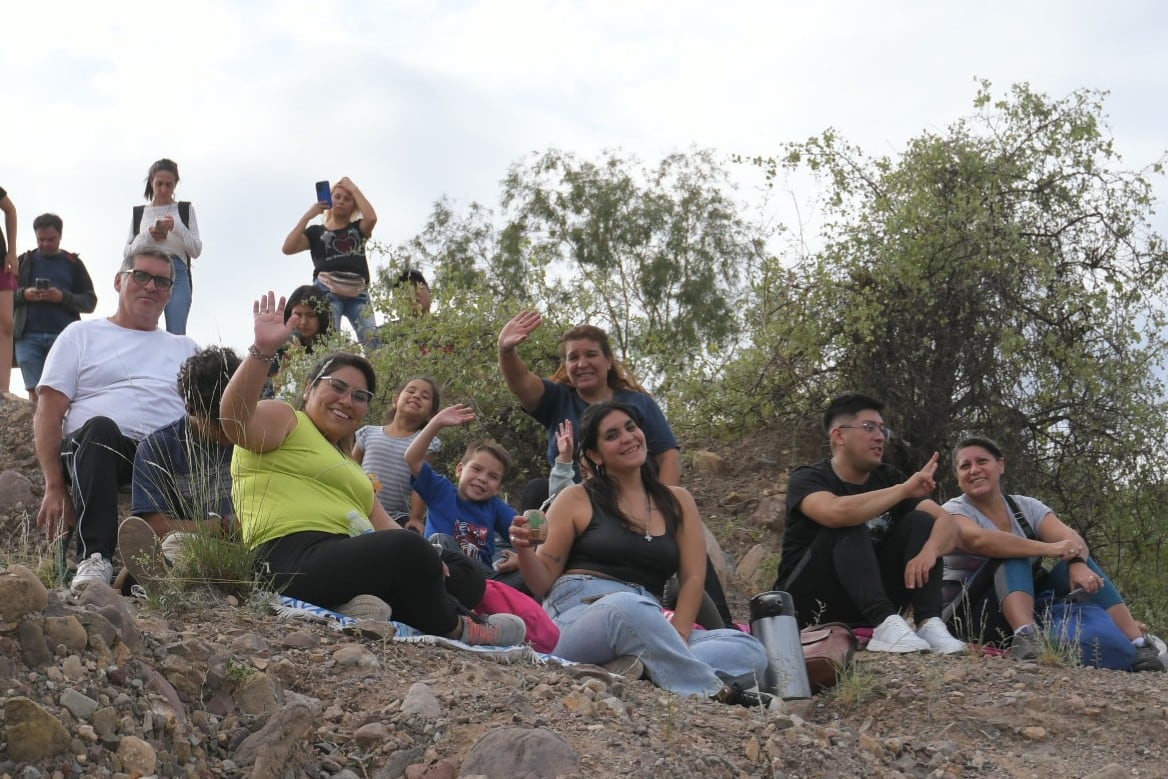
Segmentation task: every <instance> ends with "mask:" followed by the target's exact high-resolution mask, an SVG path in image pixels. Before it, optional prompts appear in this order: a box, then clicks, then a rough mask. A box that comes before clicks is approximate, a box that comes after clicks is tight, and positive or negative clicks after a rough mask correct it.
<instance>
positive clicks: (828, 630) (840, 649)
mask: <svg viewBox="0 0 1168 779" xmlns="http://www.w3.org/2000/svg"><path fill="white" fill-rule="evenodd" d="M799 640H800V642H801V643H802V644H803V662H804V664H805V665H806V666H807V680H808V681H809V682H811V691H812V692H813V693H814V692H822V691H823V690H829V689H831V688H832V687H835V685H836V682H838V681H839V675H840V673H841V672H843V670H844V669H845V668H847V667H848V666H849V665H851V664H852V655H853V654H855V652H856V646H857V642H856V635H855V634H854V633H852V629H851V628H849V627H848V626H847V625H845V624H844V623H842V622H825V623H824V624H822V625H808V626H807V627H805V628H803V629H802V630H800V631H799Z"/></svg>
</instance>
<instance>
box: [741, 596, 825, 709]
mask: <svg viewBox="0 0 1168 779" xmlns="http://www.w3.org/2000/svg"><path fill="white" fill-rule="evenodd" d="M750 632H751V633H752V634H754V637H755V638H757V639H758V640H759V641H761V642H762V645H763V646H764V647H766V653H767V658H768V659H769V661H770V662H768V663H767V679H766V680H765V683H766V687H765V688H764V689H765V691H766V692H769V693H771V694H773V695H778V696H780V697H781V698H783V699H784V700H791V699H794V698H810V697H811V683H810V682H809V681H808V680H807V667H806V666H805V665H804V664H803V644H802V643H801V642H800V641H799V623H798V622H797V621H796V619H795V601H794V600H792V598H791V596H790V595H789V594H788V593H785V592H764V593H760V594H758V595H755V596H754V597H753V598H751V599H750Z"/></svg>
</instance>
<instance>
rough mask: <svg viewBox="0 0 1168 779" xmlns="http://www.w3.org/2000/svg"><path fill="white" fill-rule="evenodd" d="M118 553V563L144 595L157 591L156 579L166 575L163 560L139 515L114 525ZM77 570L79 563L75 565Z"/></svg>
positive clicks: (150, 530)
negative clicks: (142, 590) (116, 534)
mask: <svg viewBox="0 0 1168 779" xmlns="http://www.w3.org/2000/svg"><path fill="white" fill-rule="evenodd" d="M118 554H119V555H120V556H121V558H122V565H124V566H126V570H127V571H129V572H130V574H129V575H130V576H131V577H133V579H134V581H136V582H137V583H138V584H140V585H142V589H144V590H145V591H146V594H147V595H154V594H156V593H157V591H158V583H159V582H160V581H162V580H163V579H165V578H166V572H167V567H166V560H165V559H163V557H162V550H161V548H160V547H159V546H158V536H157V534H155V532H154V528H152V527H150V525H149V524H148V523H147V522H146V520H144V519H142V518H140V517H126V519H125V520H124V521H123V522H122V524H121V525H119V526H118ZM77 570H78V573H80V571H81V566H78V567H77Z"/></svg>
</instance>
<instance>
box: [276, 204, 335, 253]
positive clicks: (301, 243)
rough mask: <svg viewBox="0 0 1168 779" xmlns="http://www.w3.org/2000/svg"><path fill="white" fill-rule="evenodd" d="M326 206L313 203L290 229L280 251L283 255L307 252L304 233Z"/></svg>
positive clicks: (306, 241)
mask: <svg viewBox="0 0 1168 779" xmlns="http://www.w3.org/2000/svg"><path fill="white" fill-rule="evenodd" d="M327 208H328V206H327V205H326V204H324V203H313V204H312V205H311V206H310V207H309V209H308V210H307V211H305V212H304V216H302V217H300V220H299V221H298V222H297V223H296V226H295V227H293V228H292V232H290V233H288V236H287V237H286V238H285V239H284V246H283V249H282V251H283V252H284V254H298V253H300V252H306V251H308V236H307V235H305V234H304V231H305V230H306V229H308V223H309V222H311V221H312V220H313V219H316V218H317V217H318V216H320V215H321V214H323V213H324V212H325V209H327Z"/></svg>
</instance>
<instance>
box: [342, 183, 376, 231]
mask: <svg viewBox="0 0 1168 779" xmlns="http://www.w3.org/2000/svg"><path fill="white" fill-rule="evenodd" d="M337 186H338V187H340V188H341V189H344V190H346V191H347V192H348V193H349V194H351V195H352V196H353V202H354V203H355V204H356V205H357V210H358V211H360V212H361V236H362V237H364V238H368V237H369V236H371V235H373V228H374V227H376V226H377V212H376V211H374V210H373V204H372V203H370V202H369V198H367V197H365V193H364V192H362V191H361V190H360V189H358V188H357V185H356V184H354V183H353V180H352V179H350V178H349V177H348V176H345V177H343V178H342V179H341V180H340V181H338V182H337Z"/></svg>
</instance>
